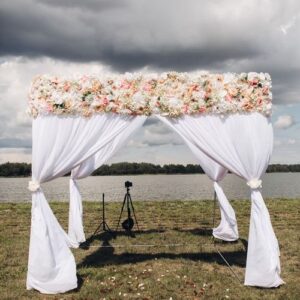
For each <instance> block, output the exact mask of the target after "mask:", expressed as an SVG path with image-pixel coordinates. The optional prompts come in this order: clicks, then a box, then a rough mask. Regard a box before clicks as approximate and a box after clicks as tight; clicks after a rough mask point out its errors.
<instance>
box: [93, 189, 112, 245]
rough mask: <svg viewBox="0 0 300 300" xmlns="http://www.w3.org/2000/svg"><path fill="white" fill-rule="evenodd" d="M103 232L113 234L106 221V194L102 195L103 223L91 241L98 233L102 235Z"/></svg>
mask: <svg viewBox="0 0 300 300" xmlns="http://www.w3.org/2000/svg"><path fill="white" fill-rule="evenodd" d="M101 231H104V232H109V233H112V231H111V229H110V228H109V226H108V225H107V223H106V221H105V205H104V193H103V194H102V221H101V223H100V224H99V226H98V227H97V228H96V230H95V231H94V233H93V234H92V235H91V237H90V238H89V239H92V238H93V237H94V236H95V235H96V234H97V233H100V232H101Z"/></svg>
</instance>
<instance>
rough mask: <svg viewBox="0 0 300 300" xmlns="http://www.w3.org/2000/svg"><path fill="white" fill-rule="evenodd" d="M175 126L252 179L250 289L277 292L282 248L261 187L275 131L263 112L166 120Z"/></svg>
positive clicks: (215, 157)
mask: <svg viewBox="0 0 300 300" xmlns="http://www.w3.org/2000/svg"><path fill="white" fill-rule="evenodd" d="M166 121H167V122H168V123H169V124H171V125H172V127H173V128H174V129H175V130H176V131H177V132H179V133H180V134H181V136H184V137H185V139H187V140H189V142H190V143H192V144H193V145H194V146H195V147H197V148H199V149H200V150H201V151H203V152H204V153H205V154H206V155H207V156H209V157H211V158H212V159H213V160H214V161H216V162H217V163H219V164H220V165H222V166H223V167H225V168H227V169H228V170H230V171H231V172H233V173H235V174H236V175H238V176H240V177H242V178H244V179H245V180H247V184H248V185H249V186H250V188H251V217H250V229H249V240H248V252H247V266H246V274H245V285H255V286H260V287H277V286H279V285H281V284H282V283H283V281H282V279H281V278H280V260H279V247H278V241H277V239H276V236H275V233H274V231H273V228H272V224H271V221H270V216H269V212H268V209H267V207H266V206H265V204H264V201H263V198H262V195H261V192H260V186H261V179H260V178H261V176H262V174H263V173H264V172H265V170H266V168H267V166H268V163H269V160H270V157H271V153H272V149H273V129H272V125H271V122H270V120H269V119H268V118H266V117H265V116H263V115H262V114H260V113H249V114H232V115H228V116H226V117H223V118H221V117H220V116H217V115H197V116H196V115H195V116H189V115H185V116H183V117H180V118H177V119H174V118H173V119H172V118H166Z"/></svg>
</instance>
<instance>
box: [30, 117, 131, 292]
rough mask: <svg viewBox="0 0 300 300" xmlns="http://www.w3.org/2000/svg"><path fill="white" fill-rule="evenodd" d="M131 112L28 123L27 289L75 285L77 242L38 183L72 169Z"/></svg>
mask: <svg viewBox="0 0 300 300" xmlns="http://www.w3.org/2000/svg"><path fill="white" fill-rule="evenodd" d="M135 118H136V117H135V116H125V115H122V116H121V115H116V114H101V115H93V116H91V117H90V118H78V117H72V116H67V117H65V116H55V115H49V116H39V117H37V118H36V119H34V120H33V123H32V139H33V148H32V181H31V182H30V183H29V189H30V190H31V191H32V217H31V235H30V246H29V259H28V273H27V289H32V288H34V289H37V290H39V291H40V292H42V293H47V294H54V293H62V292H66V291H68V290H71V289H74V288H76V287H77V278H76V264H75V260H74V257H73V255H72V252H71V251H70V249H69V247H70V246H72V247H76V246H77V245H78V243H76V242H74V241H73V240H72V239H70V238H69V237H68V235H67V234H66V233H65V232H64V230H63V229H62V227H61V226H60V225H59V223H58V222H57V220H56V218H55V216H54V214H53V212H52V210H51V209H50V207H49V205H48V203H47V200H46V198H45V196H44V194H43V191H42V189H41V187H40V184H41V183H43V182H47V181H49V180H52V179H54V178H57V177H59V176H63V175H64V174H66V173H68V172H70V171H71V170H72V169H74V168H75V167H76V166H79V165H80V164H81V163H83V162H84V161H86V160H87V159H88V158H89V157H92V156H93V155H94V154H96V153H97V152H98V151H99V150H100V149H102V148H103V147H105V146H106V145H107V144H109V143H110V142H111V141H112V140H113V139H114V138H116V137H117V136H119V135H120V134H122V133H124V132H125V130H126V128H127V127H128V125H129V124H130V123H131V121H133V120H134V119H135Z"/></svg>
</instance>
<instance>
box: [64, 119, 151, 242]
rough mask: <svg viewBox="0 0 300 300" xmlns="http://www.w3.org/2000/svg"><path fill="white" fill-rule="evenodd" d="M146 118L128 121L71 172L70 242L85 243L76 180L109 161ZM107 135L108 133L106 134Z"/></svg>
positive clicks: (80, 203) (80, 199) (80, 202)
mask: <svg viewBox="0 0 300 300" xmlns="http://www.w3.org/2000/svg"><path fill="white" fill-rule="evenodd" d="M146 118H147V117H146V116H137V117H135V118H134V119H132V120H131V119H129V120H128V124H127V126H126V127H124V129H123V130H122V131H120V133H119V134H118V135H117V136H115V137H114V138H113V140H111V141H110V142H109V143H107V144H106V145H105V146H104V147H102V148H101V149H100V150H99V151H97V152H96V153H95V154H94V155H93V156H91V157H90V158H88V159H87V160H85V161H84V162H83V163H81V164H80V165H79V166H77V167H76V168H75V169H73V170H72V173H71V179H70V207H69V227H68V234H69V237H70V239H71V240H72V241H74V242H77V243H82V242H84V241H85V234H84V228H83V220H82V214H83V210H82V198H81V195H80V191H79V187H78V183H77V182H76V180H77V179H82V178H85V177H87V176H89V175H91V174H92V173H93V171H94V170H96V169H98V168H99V167H100V166H101V165H103V164H104V163H105V162H106V161H107V160H109V159H110V158H111V157H112V156H113V155H114V154H115V153H116V152H117V151H118V150H119V149H120V148H121V147H122V146H124V144H125V143H126V142H128V140H129V138H130V136H131V135H132V134H133V133H134V132H135V131H136V130H137V129H138V128H140V127H142V126H143V124H144V122H145V121H146ZM108 134H109V133H108Z"/></svg>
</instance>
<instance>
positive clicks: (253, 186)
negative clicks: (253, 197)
mask: <svg viewBox="0 0 300 300" xmlns="http://www.w3.org/2000/svg"><path fill="white" fill-rule="evenodd" d="M261 184H262V181H261V180H260V179H257V178H253V179H251V180H249V181H248V182H247V185H248V186H250V188H251V189H253V190H254V189H258V188H261V187H262V186H261Z"/></svg>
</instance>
